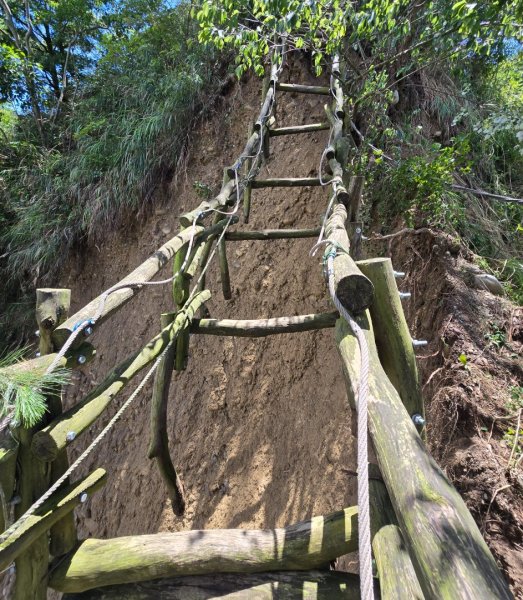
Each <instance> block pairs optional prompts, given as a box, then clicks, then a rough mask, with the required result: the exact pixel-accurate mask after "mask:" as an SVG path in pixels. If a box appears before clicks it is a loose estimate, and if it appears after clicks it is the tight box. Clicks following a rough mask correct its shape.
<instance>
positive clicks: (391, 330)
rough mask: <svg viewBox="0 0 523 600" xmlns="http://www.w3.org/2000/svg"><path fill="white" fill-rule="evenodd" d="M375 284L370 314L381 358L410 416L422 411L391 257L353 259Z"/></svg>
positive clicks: (407, 331)
mask: <svg viewBox="0 0 523 600" xmlns="http://www.w3.org/2000/svg"><path fill="white" fill-rule="evenodd" d="M356 264H357V265H358V267H359V268H360V270H361V271H362V273H364V274H365V275H366V276H367V277H368V278H369V279H370V280H371V281H372V284H373V285H374V302H373V303H372V305H371V306H370V309H369V310H370V314H371V318H372V323H373V325H374V337H375V339H376V346H377V348H378V355H379V357H380V362H381V364H382V366H383V369H384V370H385V373H386V374H387V377H388V378H389V380H390V382H391V383H392V385H393V386H394V387H395V388H396V390H397V392H398V394H399V395H400V398H401V400H402V401H403V404H404V405H405V408H406V409H407V412H408V413H409V415H410V416H412V415H414V414H420V415H422V416H424V415H425V409H424V406H423V398H422V395H421V384H420V380H419V375H418V368H417V366H416V356H415V354H414V348H413V346H412V338H411V335H410V331H409V326H408V325H407V321H406V320H405V314H404V313H403V307H402V305H401V300H400V297H399V294H398V288H397V285H396V279H395V277H394V269H393V268H392V262H391V260H390V258H371V259H369V260H362V261H358V262H357V263H356Z"/></svg>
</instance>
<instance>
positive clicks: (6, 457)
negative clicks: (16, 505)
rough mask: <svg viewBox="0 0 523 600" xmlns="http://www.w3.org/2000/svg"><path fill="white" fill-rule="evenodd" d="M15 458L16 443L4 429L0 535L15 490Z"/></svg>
mask: <svg viewBox="0 0 523 600" xmlns="http://www.w3.org/2000/svg"><path fill="white" fill-rule="evenodd" d="M17 456H18V442H17V441H16V440H15V438H14V437H13V436H12V435H11V432H10V431H9V429H5V430H4V431H2V434H1V440H0V533H1V532H2V531H4V530H5V529H6V528H7V526H8V523H7V519H8V518H9V501H10V500H11V498H12V497H13V493H14V489H15V479H16V477H15V475H16V458H17Z"/></svg>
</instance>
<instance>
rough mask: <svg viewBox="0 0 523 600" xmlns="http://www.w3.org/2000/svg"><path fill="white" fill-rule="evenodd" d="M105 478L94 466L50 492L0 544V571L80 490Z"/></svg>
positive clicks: (59, 515) (69, 507) (75, 500)
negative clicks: (90, 470) (46, 498)
mask: <svg viewBox="0 0 523 600" xmlns="http://www.w3.org/2000/svg"><path fill="white" fill-rule="evenodd" d="M105 480H106V472H105V471H104V469H96V471H93V472H92V473H91V474H90V475H87V477H84V478H83V479H80V480H79V481H76V482H75V483H73V484H72V485H70V486H68V487H66V488H65V489H64V490H62V491H60V490H58V491H57V492H56V493H55V494H53V495H52V496H51V497H50V498H49V499H48V500H47V501H46V502H44V503H43V504H42V506H41V507H40V508H39V509H37V511H36V512H35V513H34V514H32V515H31V516H29V517H27V519H25V520H24V521H22V522H21V524H20V526H19V527H16V528H14V529H13V531H12V533H10V535H9V537H8V538H7V539H6V540H5V541H3V542H2V543H1V544H0V571H3V570H4V569H5V568H7V567H8V566H9V565H10V564H11V563H12V562H13V560H15V558H17V556H19V555H20V554H22V553H23V552H24V550H26V549H27V548H29V546H31V544H33V542H35V540H37V539H39V538H40V537H41V536H42V534H44V533H45V532H46V531H48V530H49V529H50V528H51V527H52V526H53V525H54V524H55V523H57V522H58V521H59V520H60V519H62V518H63V517H64V515H66V514H68V513H70V512H71V511H72V510H73V509H74V508H75V507H76V506H78V505H79V504H81V503H82V498H83V494H92V493H93V492H95V491H96V490H98V489H100V488H101V487H102V486H103V485H104V483H105ZM15 525H16V523H15ZM27 592H29V590H27Z"/></svg>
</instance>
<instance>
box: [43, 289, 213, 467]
mask: <svg viewBox="0 0 523 600" xmlns="http://www.w3.org/2000/svg"><path fill="white" fill-rule="evenodd" d="M210 296H211V294H210V292H209V291H207V290H204V291H203V292H200V293H198V294H196V295H195V296H194V298H193V300H192V301H191V303H190V304H189V305H188V306H187V307H186V308H184V310H183V311H180V312H179V313H178V315H177V317H176V319H175V320H174V321H173V323H172V324H171V325H169V327H166V328H165V329H164V330H162V332H161V333H160V334H158V335H157V336H155V337H154V338H153V339H152V340H151V341H150V342H149V343H148V344H147V345H146V346H145V347H144V348H143V349H142V350H140V351H139V352H137V353H136V354H135V355H133V356H131V357H129V359H127V360H126V361H124V363H123V365H121V366H124V367H125V368H124V370H123V371H121V366H120V368H118V369H117V370H116V372H112V373H110V374H109V376H108V377H107V379H106V381H105V382H103V383H102V384H101V385H100V386H99V387H98V390H100V391H99V392H98V393H97V394H96V395H95V396H93V394H89V395H88V396H87V397H86V398H85V399H84V400H82V401H81V402H79V403H78V404H76V405H75V406H73V407H72V408H71V409H69V410H68V411H66V412H64V413H63V414H62V415H61V416H60V417H58V418H57V419H55V420H54V421H53V422H52V423H50V424H49V425H48V426H47V427H45V428H44V429H42V430H41V431H39V432H38V433H37V434H36V435H35V436H34V438H33V444H32V451H33V454H34V455H35V456H36V457H37V458H39V459H40V460H43V461H52V460H54V458H55V457H56V455H57V453H58V452H59V451H60V450H62V449H63V448H65V447H66V446H67V445H68V444H69V443H71V442H72V441H73V439H75V438H76V437H77V436H78V435H80V434H81V433H83V432H84V431H85V430H86V429H87V428H88V427H90V426H91V425H92V424H93V423H94V421H95V420H96V419H97V418H98V417H99V416H100V415H101V414H102V412H103V411H104V410H105V409H106V408H107V406H109V404H110V403H111V401H112V400H113V398H114V397H115V396H116V394H117V393H118V392H120V391H121V390H122V389H123V388H124V387H125V385H127V383H128V382H129V381H130V380H131V379H132V378H133V377H134V376H135V375H137V374H138V373H139V372H140V371H141V370H142V369H143V368H145V367H146V366H147V365H149V364H151V362H153V361H154V360H155V359H156V358H157V357H158V356H159V355H160V354H161V353H162V352H163V350H164V349H165V347H166V346H167V344H168V343H169V342H170V341H171V340H172V339H173V338H174V337H175V335H177V333H178V332H179V331H181V330H182V329H184V328H186V327H189V325H190V322H191V321H192V319H193V317H194V314H195V312H196V311H197V310H198V309H199V308H200V307H201V306H202V305H203V304H204V303H205V302H207V300H208V299H209V298H210ZM71 433H72V434H73V436H72V437H71V435H68V434H71Z"/></svg>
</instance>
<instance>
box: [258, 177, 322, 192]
mask: <svg viewBox="0 0 523 600" xmlns="http://www.w3.org/2000/svg"><path fill="white" fill-rule="evenodd" d="M323 181H324V182H325V181H326V182H329V181H330V178H329V177H326V178H324V179H323ZM318 185H321V181H320V179H319V177H273V178H271V179H253V181H252V182H251V187H252V188H253V189H259V188H270V187H303V186H318Z"/></svg>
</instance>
